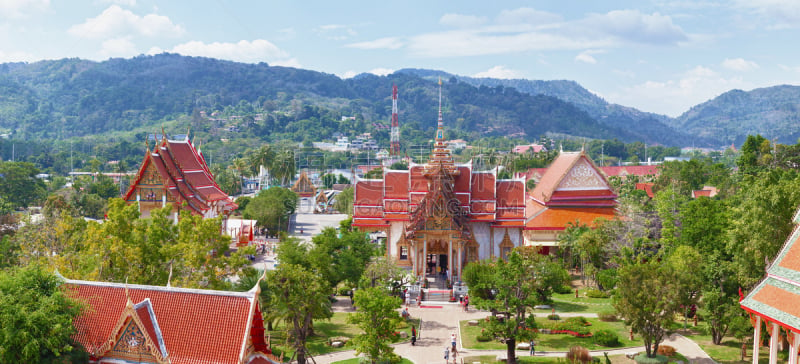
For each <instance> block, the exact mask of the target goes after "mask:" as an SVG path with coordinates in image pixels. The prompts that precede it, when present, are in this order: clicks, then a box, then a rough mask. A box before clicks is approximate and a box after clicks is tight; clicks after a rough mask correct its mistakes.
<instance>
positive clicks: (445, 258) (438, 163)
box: [353, 83, 525, 280]
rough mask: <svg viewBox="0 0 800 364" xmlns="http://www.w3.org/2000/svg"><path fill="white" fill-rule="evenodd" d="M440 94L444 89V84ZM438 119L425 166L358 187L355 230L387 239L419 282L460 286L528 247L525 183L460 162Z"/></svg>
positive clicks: (394, 255)
mask: <svg viewBox="0 0 800 364" xmlns="http://www.w3.org/2000/svg"><path fill="white" fill-rule="evenodd" d="M440 87H441V83H440ZM441 110H442V109H441V89H440V91H439V119H438V125H437V129H436V136H435V144H434V149H433V151H432V153H431V157H430V159H429V161H428V163H426V164H414V163H411V164H410V165H409V169H408V170H389V169H386V168H385V169H384V172H383V178H381V179H357V180H356V183H355V196H354V203H353V226H357V227H359V228H360V229H361V230H363V231H383V232H385V233H386V236H387V241H386V255H387V256H388V257H390V258H392V259H395V261H396V262H397V264H398V265H400V266H405V267H407V268H408V269H410V270H411V271H412V272H414V274H415V275H416V276H420V277H425V276H426V275H432V274H442V272H444V274H447V276H448V277H452V278H454V279H456V280H458V278H459V277H460V276H461V270H462V269H463V267H464V266H465V265H466V263H468V262H472V261H477V260H480V259H486V258H492V257H498V256H500V257H503V256H505V255H506V254H508V252H510V251H511V249H513V248H514V247H517V246H520V245H522V242H523V236H522V229H523V227H524V225H525V183H524V182H525V180H524V179H522V178H519V179H510V180H501V179H498V178H497V170H496V169H495V170H491V171H475V170H474V169H473V165H472V163H471V162H468V163H464V164H457V163H455V162H454V160H453V157H452V155H451V154H450V150H449V149H448V148H447V143H446V141H445V138H444V125H443V121H442V111H441Z"/></svg>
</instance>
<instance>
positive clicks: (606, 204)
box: [524, 151, 617, 253]
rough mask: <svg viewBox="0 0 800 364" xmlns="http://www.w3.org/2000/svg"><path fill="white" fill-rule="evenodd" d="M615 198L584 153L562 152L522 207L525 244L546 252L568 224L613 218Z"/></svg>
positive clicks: (614, 194) (556, 243) (593, 222)
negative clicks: (523, 209) (539, 247)
mask: <svg viewBox="0 0 800 364" xmlns="http://www.w3.org/2000/svg"><path fill="white" fill-rule="evenodd" d="M616 198H617V195H616V193H615V192H614V190H613V189H612V188H611V186H610V185H609V184H608V181H607V180H606V178H605V175H604V173H603V172H602V171H601V170H600V169H599V168H598V167H597V166H596V165H595V164H594V163H593V162H592V161H591V159H589V157H588V156H587V155H586V153H584V152H583V151H580V152H561V153H560V154H559V155H558V157H556V159H555V160H554V161H553V163H551V164H550V166H549V167H548V168H547V170H546V171H545V172H544V174H543V175H542V177H541V178H540V179H539V181H538V183H537V184H536V187H534V189H533V191H532V192H531V193H530V194H528V196H527V201H526V206H525V234H524V235H525V245H532V246H541V247H542V250H541V252H542V253H549V252H550V251H551V250H552V249H553V248H554V247H557V246H558V236H559V234H561V233H562V232H563V231H564V230H565V229H566V228H567V227H568V226H569V225H570V224H576V223H577V224H582V225H586V226H589V227H594V226H595V222H596V221H597V219H606V220H611V219H614V217H615V214H616V211H617V210H616V207H617V201H616Z"/></svg>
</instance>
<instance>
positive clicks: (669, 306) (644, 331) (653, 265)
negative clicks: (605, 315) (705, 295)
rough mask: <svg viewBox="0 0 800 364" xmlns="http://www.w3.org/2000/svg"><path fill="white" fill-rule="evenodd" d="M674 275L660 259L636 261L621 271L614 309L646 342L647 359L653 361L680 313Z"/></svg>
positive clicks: (623, 267)
mask: <svg viewBox="0 0 800 364" xmlns="http://www.w3.org/2000/svg"><path fill="white" fill-rule="evenodd" d="M673 273H674V272H673V271H672V270H671V269H670V268H669V267H668V266H667V265H662V264H661V263H660V262H659V261H658V260H655V259H653V260H651V261H649V262H637V263H633V264H628V265H625V266H622V267H621V268H620V269H619V280H618V281H617V290H616V293H615V294H614V299H613V302H614V308H615V309H616V310H617V312H619V313H620V314H621V315H622V316H623V317H625V323H626V324H628V325H630V326H631V329H633V332H635V333H637V334H640V335H641V336H642V339H643V340H644V347H645V351H646V352H647V356H648V357H651V358H654V357H655V356H656V352H658V346H659V345H660V344H661V342H662V341H663V340H664V338H665V337H666V336H667V330H668V328H669V325H670V324H672V322H673V320H674V316H675V314H676V313H678V312H679V311H680V299H679V295H678V292H679V290H678V287H677V285H676V284H675V281H676V279H675V277H674V274H673Z"/></svg>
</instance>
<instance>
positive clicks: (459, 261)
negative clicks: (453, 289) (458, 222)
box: [458, 241, 464, 282]
mask: <svg viewBox="0 0 800 364" xmlns="http://www.w3.org/2000/svg"><path fill="white" fill-rule="evenodd" d="M462 250H464V242H463V241H459V242H458V281H459V282H460V281H461V260H462V259H461V251H462Z"/></svg>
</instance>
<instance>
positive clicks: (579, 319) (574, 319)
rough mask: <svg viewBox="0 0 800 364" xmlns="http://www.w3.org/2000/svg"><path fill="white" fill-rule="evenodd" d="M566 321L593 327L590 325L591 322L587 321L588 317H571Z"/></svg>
mask: <svg viewBox="0 0 800 364" xmlns="http://www.w3.org/2000/svg"><path fill="white" fill-rule="evenodd" d="M566 321H567V322H569V323H573V324H575V325H580V326H592V324H591V323H589V320H587V319H586V317H583V316H577V317H570V318H568V319H567V320H566Z"/></svg>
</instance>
